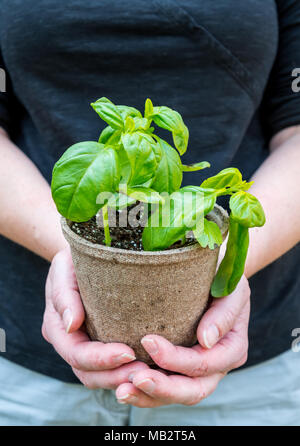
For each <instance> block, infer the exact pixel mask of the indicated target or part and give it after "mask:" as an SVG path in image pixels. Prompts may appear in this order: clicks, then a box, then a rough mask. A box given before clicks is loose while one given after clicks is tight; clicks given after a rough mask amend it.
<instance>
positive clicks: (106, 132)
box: [98, 125, 116, 144]
mask: <svg viewBox="0 0 300 446" xmlns="http://www.w3.org/2000/svg"><path fill="white" fill-rule="evenodd" d="M115 132H116V129H113V128H112V127H110V125H108V126H107V127H105V129H103V130H102V132H101V134H100V136H99V140H98V142H99V143H100V144H106V143H107V142H108V140H109V139H110V138H111V137H112V136H113V135H114V133H115Z"/></svg>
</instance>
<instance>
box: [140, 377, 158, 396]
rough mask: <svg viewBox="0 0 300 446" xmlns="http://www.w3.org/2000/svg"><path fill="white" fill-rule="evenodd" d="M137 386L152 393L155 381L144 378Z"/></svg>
mask: <svg viewBox="0 0 300 446" xmlns="http://www.w3.org/2000/svg"><path fill="white" fill-rule="evenodd" d="M136 387H138V388H139V389H141V390H144V391H145V392H147V393H152V392H153V391H154V389H155V382H154V381H153V380H152V379H150V378H146V379H143V381H140V382H139V383H137V384H136Z"/></svg>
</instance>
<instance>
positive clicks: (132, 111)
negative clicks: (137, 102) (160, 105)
mask: <svg viewBox="0 0 300 446" xmlns="http://www.w3.org/2000/svg"><path fill="white" fill-rule="evenodd" d="M116 107H117V110H118V112H119V113H120V115H121V116H122V118H123V120H124V121H125V120H126V118H127V117H128V116H131V117H132V118H135V117H138V118H141V117H142V114H141V112H140V111H138V110H137V109H136V108H134V107H128V106H127V105H116Z"/></svg>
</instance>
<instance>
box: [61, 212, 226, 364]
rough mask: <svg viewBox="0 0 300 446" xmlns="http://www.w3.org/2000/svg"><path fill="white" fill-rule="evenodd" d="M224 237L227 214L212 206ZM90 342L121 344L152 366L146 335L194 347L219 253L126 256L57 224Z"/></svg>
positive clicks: (196, 250)
mask: <svg viewBox="0 0 300 446" xmlns="http://www.w3.org/2000/svg"><path fill="white" fill-rule="evenodd" d="M209 218H210V219H211V220H213V221H215V222H216V223H217V224H218V225H219V227H220V229H221V232H222V234H223V237H225V236H226V233H227V227H228V215H227V212H226V211H225V210H224V209H222V208H221V207H220V206H218V205H216V206H215V208H214V210H213V211H212V212H211V213H210V214H209ZM62 229H63V233H64V236H65V238H66V239H67V241H68V242H69V244H70V246H71V252H72V258H73V263H74V267H75V272H76V277H77V280H78V285H79V289H80V294H81V298H82V301H83V305H84V308H85V312H86V328H87V331H88V334H89V336H90V338H91V339H92V340H99V341H102V342H122V343H125V344H127V345H129V346H130V347H132V348H133V350H134V351H135V353H136V357H137V359H139V360H142V361H145V362H147V363H148V364H153V361H152V359H151V358H150V356H149V355H148V354H147V353H146V351H145V350H144V348H143V347H142V345H141V342H140V341H141V339H142V337H143V336H145V335H146V334H151V333H154V334H158V335H161V336H164V337H165V338H166V339H168V340H169V341H171V342H172V343H173V344H175V345H182V346H191V345H193V344H195V343H196V340H197V337H196V329H197V324H198V322H199V319H200V317H201V316H202V314H203V312H204V311H205V309H206V306H207V303H208V299H209V291H210V287H211V284H212V281H213V278H214V275H215V272H216V264H217V258H218V252H219V248H216V249H214V250H210V249H209V248H205V249H203V248H201V246H200V245H198V244H194V245H190V246H187V247H184V248H179V249H171V250H166V251H156V252H150V251H128V250H125V249H117V248H110V247H106V246H104V245H95V244H93V243H91V242H88V241H87V240H85V239H83V238H82V237H80V236H78V235H77V234H75V233H74V232H73V231H72V230H71V229H70V227H69V225H68V223H67V221H66V220H65V219H64V218H63V219H62Z"/></svg>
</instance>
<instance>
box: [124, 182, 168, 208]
mask: <svg viewBox="0 0 300 446" xmlns="http://www.w3.org/2000/svg"><path fill="white" fill-rule="evenodd" d="M119 190H120V192H122V193H123V194H126V195H128V196H129V197H131V198H133V199H134V200H136V201H141V202H142V203H150V204H151V203H163V202H164V199H163V197H161V196H160V195H159V193H158V192H156V191H155V190H153V189H151V188H149V187H142V186H138V187H129V186H126V185H122V186H121V187H120V189H119Z"/></svg>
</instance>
